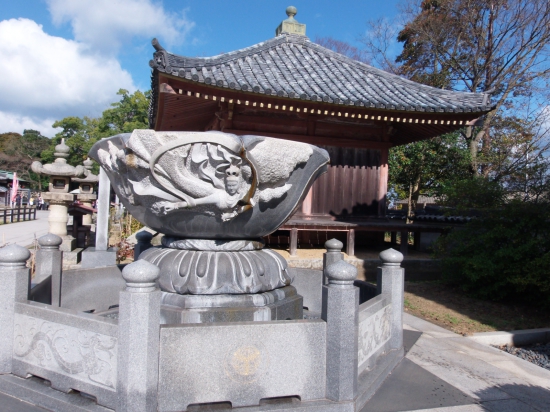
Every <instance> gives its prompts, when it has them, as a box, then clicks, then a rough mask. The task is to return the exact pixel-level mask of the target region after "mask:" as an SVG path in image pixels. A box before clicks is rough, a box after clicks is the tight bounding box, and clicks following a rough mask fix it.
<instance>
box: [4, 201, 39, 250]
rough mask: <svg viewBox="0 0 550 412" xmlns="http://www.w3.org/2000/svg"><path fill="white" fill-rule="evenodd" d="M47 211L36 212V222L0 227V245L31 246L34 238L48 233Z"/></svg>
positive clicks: (28, 221) (30, 221)
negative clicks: (4, 243)
mask: <svg viewBox="0 0 550 412" xmlns="http://www.w3.org/2000/svg"><path fill="white" fill-rule="evenodd" d="M49 213H50V212H49V211H48V210H37V211H36V220H27V221H25V222H16V223H8V224H6V225H0V245H1V244H2V243H3V242H6V243H16V244H18V245H20V246H24V247H26V246H30V245H32V243H33V241H34V238H35V237H36V238H37V239H38V238H39V237H40V236H43V235H45V234H46V233H48V215H49Z"/></svg>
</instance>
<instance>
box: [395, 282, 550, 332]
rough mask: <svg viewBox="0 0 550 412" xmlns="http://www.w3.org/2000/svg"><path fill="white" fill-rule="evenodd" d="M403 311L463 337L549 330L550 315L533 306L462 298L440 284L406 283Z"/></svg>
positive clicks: (456, 291) (462, 296)
mask: <svg viewBox="0 0 550 412" xmlns="http://www.w3.org/2000/svg"><path fill="white" fill-rule="evenodd" d="M404 306H405V311H406V312H408V313H410V314H412V315H414V316H418V317H420V318H423V319H426V320H428V321H430V322H433V323H435V324H437V325H439V326H442V327H444V328H445V329H448V330H451V331H453V332H455V333H459V334H462V335H469V334H472V333H477V332H492V331H496V330H504V331H510V330H521V329H535V328H545V327H550V313H548V311H544V310H542V309H538V308H536V307H532V306H521V305H512V304H505V303H499V302H490V301H484V300H479V299H474V298H470V297H468V296H465V295H464V293H463V292H461V291H460V290H458V289H456V288H452V287H450V286H447V285H445V284H442V283H440V282H405V305H404Z"/></svg>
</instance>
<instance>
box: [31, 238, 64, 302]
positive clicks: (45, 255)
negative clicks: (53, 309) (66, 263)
mask: <svg viewBox="0 0 550 412" xmlns="http://www.w3.org/2000/svg"><path fill="white" fill-rule="evenodd" d="M61 243H63V239H61V238H60V237H59V236H57V235H54V234H53V233H48V234H46V235H44V236H42V237H40V238H38V244H39V245H40V249H38V250H37V251H36V266H35V267H36V271H35V272H34V282H35V283H40V282H42V281H43V280H44V279H46V278H47V277H48V276H51V279H52V306H60V305H61V271H62V268H63V252H62V251H61V250H59V246H60V245H61Z"/></svg>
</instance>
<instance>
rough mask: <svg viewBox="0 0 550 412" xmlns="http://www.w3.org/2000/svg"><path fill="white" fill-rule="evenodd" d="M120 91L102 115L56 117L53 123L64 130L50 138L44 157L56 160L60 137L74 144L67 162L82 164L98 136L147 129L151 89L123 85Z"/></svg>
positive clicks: (74, 164)
mask: <svg viewBox="0 0 550 412" xmlns="http://www.w3.org/2000/svg"><path fill="white" fill-rule="evenodd" d="M118 95H119V96H121V98H120V100H119V101H118V102H115V103H112V104H111V107H110V108H109V109H106V110H104V111H103V113H102V115H101V117H99V118H91V117H86V116H85V117H76V116H69V117H65V118H64V119H61V120H58V121H56V122H55V123H54V124H53V127H59V128H61V131H60V132H58V133H57V134H56V135H55V136H54V137H53V138H52V139H51V144H50V146H49V148H48V149H46V150H44V151H43V152H42V156H41V157H42V161H43V162H44V163H51V162H53V161H54V160H55V156H54V152H55V146H56V145H58V144H59V143H60V142H61V139H65V144H66V145H67V146H69V147H70V148H71V151H70V154H69V158H68V159H67V161H68V163H69V164H71V165H73V166H76V165H79V164H82V162H83V161H84V160H85V159H86V157H87V156H88V152H89V151H90V149H91V148H92V146H93V145H94V144H95V143H96V142H97V141H98V140H99V139H101V138H104V137H109V136H113V135H116V134H118V133H130V132H132V131H133V130H134V129H147V128H148V127H149V123H148V109H149V95H150V93H149V92H145V93H143V92H141V91H139V90H136V91H135V92H134V93H132V94H130V93H129V92H128V91H127V90H124V89H120V90H119V91H118Z"/></svg>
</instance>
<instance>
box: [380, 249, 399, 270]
mask: <svg viewBox="0 0 550 412" xmlns="http://www.w3.org/2000/svg"><path fill="white" fill-rule="evenodd" d="M379 256H380V260H381V261H382V264H383V265H384V266H400V265H401V262H403V254H402V253H401V252H398V251H397V250H395V249H392V248H390V249H386V250H384V251H383V252H380V255H379Z"/></svg>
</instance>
